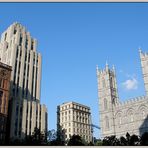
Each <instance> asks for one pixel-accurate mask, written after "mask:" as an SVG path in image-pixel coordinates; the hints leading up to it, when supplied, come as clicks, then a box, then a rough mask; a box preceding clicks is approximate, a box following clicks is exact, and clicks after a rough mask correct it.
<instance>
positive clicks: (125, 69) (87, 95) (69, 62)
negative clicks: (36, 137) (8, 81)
mask: <svg viewBox="0 0 148 148" xmlns="http://www.w3.org/2000/svg"><path fill="white" fill-rule="evenodd" d="M0 14H1V15H0V33H2V32H3V31H4V30H5V29H6V28H7V27H8V26H9V25H11V24H12V23H13V22H16V21H17V22H20V23H21V24H22V25H24V26H26V28H27V30H29V31H30V33H31V35H32V37H34V38H36V39H37V40H38V49H37V50H38V51H39V52H40V53H41V54H42V83H41V84H42V86H41V103H44V104H46V105H47V107H48V128H49V129H55V128H56V107H57V105H59V104H62V103H63V102H67V101H75V102H78V103H82V104H85V105H88V106H90V107H91V111H92V121H93V123H94V124H96V125H99V108H98V96H97V78H96V65H98V67H99V68H100V69H102V68H104V66H105V63H106V60H107V61H108V64H109V66H110V67H112V65H113V64H114V65H115V68H116V75H117V85H118V91H119V97H120V99H121V101H124V100H127V99H128V98H133V97H136V96H141V95H144V94H145V90H144V84H143V79H142V71H141V65H140V58H139V52H138V48H139V47H141V48H142V50H143V51H146V52H148V3H0ZM99 135H100V132H99V131H98V130H95V136H96V137H98V136H99Z"/></svg>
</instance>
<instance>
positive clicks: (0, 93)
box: [0, 91, 3, 112]
mask: <svg viewBox="0 0 148 148" xmlns="http://www.w3.org/2000/svg"><path fill="white" fill-rule="evenodd" d="M2 96H3V92H2V91H0V112H1V104H2Z"/></svg>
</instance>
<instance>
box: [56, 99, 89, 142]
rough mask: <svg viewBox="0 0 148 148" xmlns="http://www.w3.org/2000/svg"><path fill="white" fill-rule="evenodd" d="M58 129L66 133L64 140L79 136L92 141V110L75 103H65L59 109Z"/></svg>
mask: <svg viewBox="0 0 148 148" xmlns="http://www.w3.org/2000/svg"><path fill="white" fill-rule="evenodd" d="M57 129H60V130H62V131H63V132H64V136H63V137H64V139H65V140H67V139H70V137H71V136H72V135H74V134H75V135H79V136H81V137H82V138H83V139H84V140H85V141H87V142H91V141H92V131H91V112H90V108H89V107H87V106H85V105H82V104H79V103H75V102H68V103H63V104H62V105H60V106H58V107H57Z"/></svg>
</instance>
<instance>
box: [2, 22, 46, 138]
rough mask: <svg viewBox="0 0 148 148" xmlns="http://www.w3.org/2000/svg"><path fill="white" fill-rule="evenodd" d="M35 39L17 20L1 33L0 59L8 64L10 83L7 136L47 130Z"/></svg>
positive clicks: (13, 136) (21, 136)
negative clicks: (8, 129) (41, 102)
mask: <svg viewBox="0 0 148 148" xmlns="http://www.w3.org/2000/svg"><path fill="white" fill-rule="evenodd" d="M36 48H37V40H36V39H34V38H32V37H31V35H30V33H29V32H28V31H26V29H25V27H23V26H22V25H21V24H20V23H17V22H16V23H13V24H12V25H11V26H10V27H8V29H7V30H6V31H4V32H3V33H2V35H1V40H0V58H1V60H2V62H3V63H6V64H8V65H10V66H12V75H11V85H10V89H11V90H10V98H9V99H10V103H9V104H10V110H9V111H10V113H11V115H10V138H14V139H15V138H25V136H26V135H30V134H32V133H33V131H34V128H35V127H37V128H40V129H41V131H45V130H46V129H47V122H46V121H47V119H46V117H47V109H46V106H45V105H40V86H41V61H42V59H41V54H40V53H38V52H37V51H36Z"/></svg>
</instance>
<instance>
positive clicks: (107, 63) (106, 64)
mask: <svg viewBox="0 0 148 148" xmlns="http://www.w3.org/2000/svg"><path fill="white" fill-rule="evenodd" d="M105 67H106V70H108V63H107V60H106V66H105Z"/></svg>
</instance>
